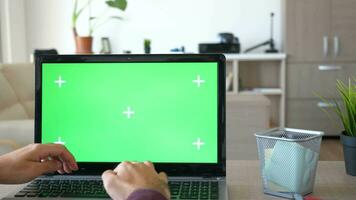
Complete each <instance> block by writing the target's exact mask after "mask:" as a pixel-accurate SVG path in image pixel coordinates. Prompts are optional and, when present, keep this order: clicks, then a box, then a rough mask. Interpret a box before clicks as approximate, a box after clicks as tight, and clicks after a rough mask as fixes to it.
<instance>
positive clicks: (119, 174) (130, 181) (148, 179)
mask: <svg viewBox="0 0 356 200" xmlns="http://www.w3.org/2000/svg"><path fill="white" fill-rule="evenodd" d="M102 178H103V182H104V187H105V189H106V192H107V193H108V194H109V195H110V197H111V198H112V199H114V200H125V199H127V198H128V197H129V195H130V194H131V193H132V192H134V191H135V190H137V189H151V190H156V191H158V192H160V193H161V194H162V195H163V196H165V197H166V198H167V199H170V192H169V189H168V179H167V175H166V174H165V173H164V172H160V173H159V174H158V173H157V172H156V170H155V168H154V167H153V164H152V163H151V162H144V163H136V162H122V163H120V164H119V165H118V166H117V167H116V168H115V169H114V170H107V171H105V172H104V173H103V175H102Z"/></svg>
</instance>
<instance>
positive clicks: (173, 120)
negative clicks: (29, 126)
mask: <svg viewBox="0 0 356 200" xmlns="http://www.w3.org/2000/svg"><path fill="white" fill-rule="evenodd" d="M217 73H218V64H217V63H215V62H190V63H184V62H177V63H174V62H167V63H162V62H157V63H43V64H42V143H60V144H63V145H65V146H66V147H67V148H68V149H69V150H70V151H71V152H72V153H73V154H74V156H75V157H76V159H77V161H78V162H120V161H125V160H134V161H146V160H150V161H152V162H163V163H217V157H218V156H217V154H218V149H217V148H218V142H217V140H218V131H217V123H218V119H217V117H218V116H217V112H218V102H217V99H218V96H217V95H218V92H217V90H218V89H217V87H218V75H217Z"/></svg>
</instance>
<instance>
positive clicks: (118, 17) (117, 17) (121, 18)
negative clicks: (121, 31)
mask: <svg viewBox="0 0 356 200" xmlns="http://www.w3.org/2000/svg"><path fill="white" fill-rule="evenodd" d="M110 18H112V19H118V20H123V19H124V18H123V17H120V16H111V17H110Z"/></svg>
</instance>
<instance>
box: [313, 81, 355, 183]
mask: <svg viewBox="0 0 356 200" xmlns="http://www.w3.org/2000/svg"><path fill="white" fill-rule="evenodd" d="M336 86H337V91H338V93H339V95H340V97H341V100H342V101H341V103H338V102H337V101H336V100H333V101H328V100H326V99H325V98H323V97H320V98H322V99H323V101H324V102H326V103H328V104H330V105H334V106H333V107H334V111H335V113H336V114H337V116H338V117H339V118H340V119H341V121H342V125H343V127H344V129H345V130H344V131H343V132H342V133H341V135H340V139H341V142H342V144H343V149H344V159H345V168H346V173H347V174H349V175H352V176H356V78H355V77H353V78H352V79H349V83H348V85H346V84H345V83H343V82H342V81H339V80H337V83H336Z"/></svg>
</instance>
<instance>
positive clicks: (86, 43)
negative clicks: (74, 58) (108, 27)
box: [72, 0, 127, 54]
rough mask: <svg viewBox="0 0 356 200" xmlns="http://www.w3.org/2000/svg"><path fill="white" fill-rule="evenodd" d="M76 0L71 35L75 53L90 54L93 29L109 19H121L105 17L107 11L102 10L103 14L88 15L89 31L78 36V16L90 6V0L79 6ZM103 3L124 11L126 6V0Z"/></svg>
mask: <svg viewBox="0 0 356 200" xmlns="http://www.w3.org/2000/svg"><path fill="white" fill-rule="evenodd" d="M78 1H79V0H74V8H73V13H72V30H73V36H74V41H75V47H76V53H80V54H90V53H93V51H92V44H93V32H94V30H95V29H97V28H98V27H100V26H101V25H103V24H105V23H106V22H108V21H109V20H110V19H119V20H121V19H122V17H120V16H110V17H105V14H106V13H107V12H104V13H103V15H101V16H97V17H93V16H89V18H88V22H89V33H88V35H87V36H80V35H78V31H77V22H78V18H79V17H80V15H81V14H82V13H83V11H84V10H85V9H87V8H88V7H89V6H90V4H91V3H92V0H88V1H87V2H86V3H85V4H84V5H83V6H82V7H79V4H78ZM105 3H106V5H107V6H108V8H113V9H117V10H120V11H125V10H126V7H127V1H126V0H106V1H105Z"/></svg>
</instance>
